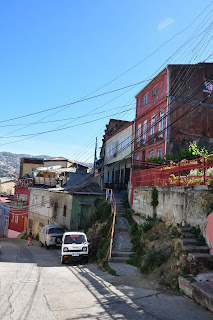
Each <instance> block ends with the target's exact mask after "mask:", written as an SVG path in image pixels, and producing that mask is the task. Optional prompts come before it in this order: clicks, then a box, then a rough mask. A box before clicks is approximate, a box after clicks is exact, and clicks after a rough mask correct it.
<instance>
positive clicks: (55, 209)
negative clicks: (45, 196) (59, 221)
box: [53, 201, 58, 216]
mask: <svg viewBox="0 0 213 320" xmlns="http://www.w3.org/2000/svg"><path fill="white" fill-rule="evenodd" d="M57 211H58V202H57V201H56V202H55V204H54V212H53V214H54V216H56V215H57Z"/></svg>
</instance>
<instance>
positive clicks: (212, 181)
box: [132, 155, 213, 200]
mask: <svg viewBox="0 0 213 320" xmlns="http://www.w3.org/2000/svg"><path fill="white" fill-rule="evenodd" d="M197 185H213V155H210V156H206V157H202V158H199V159H191V160H182V161H180V162H178V163H174V162H172V161H171V162H170V164H169V165H164V166H161V167H156V168H152V169H144V170H138V171H133V173H132V200H133V192H134V188H135V187H145V186H197Z"/></svg>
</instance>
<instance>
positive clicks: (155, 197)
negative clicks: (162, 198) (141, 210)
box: [151, 187, 159, 208]
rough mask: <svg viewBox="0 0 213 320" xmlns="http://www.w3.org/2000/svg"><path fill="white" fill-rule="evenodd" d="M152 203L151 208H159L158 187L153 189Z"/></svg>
mask: <svg viewBox="0 0 213 320" xmlns="http://www.w3.org/2000/svg"><path fill="white" fill-rule="evenodd" d="M151 197H152V201H151V206H153V207H154V208H155V207H157V205H158V203H159V202H158V189H157V188H156V187H154V188H153V189H152V195H151Z"/></svg>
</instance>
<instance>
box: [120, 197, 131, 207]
mask: <svg viewBox="0 0 213 320" xmlns="http://www.w3.org/2000/svg"><path fill="white" fill-rule="evenodd" d="M122 204H123V206H124V207H125V208H126V209H129V208H130V204H129V200H128V195H127V194H126V195H125V196H124V197H123V199H122Z"/></svg>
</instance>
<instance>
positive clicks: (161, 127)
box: [159, 111, 164, 131]
mask: <svg viewBox="0 0 213 320" xmlns="http://www.w3.org/2000/svg"><path fill="white" fill-rule="evenodd" d="M163 116H164V111H160V121H159V131H163Z"/></svg>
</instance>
